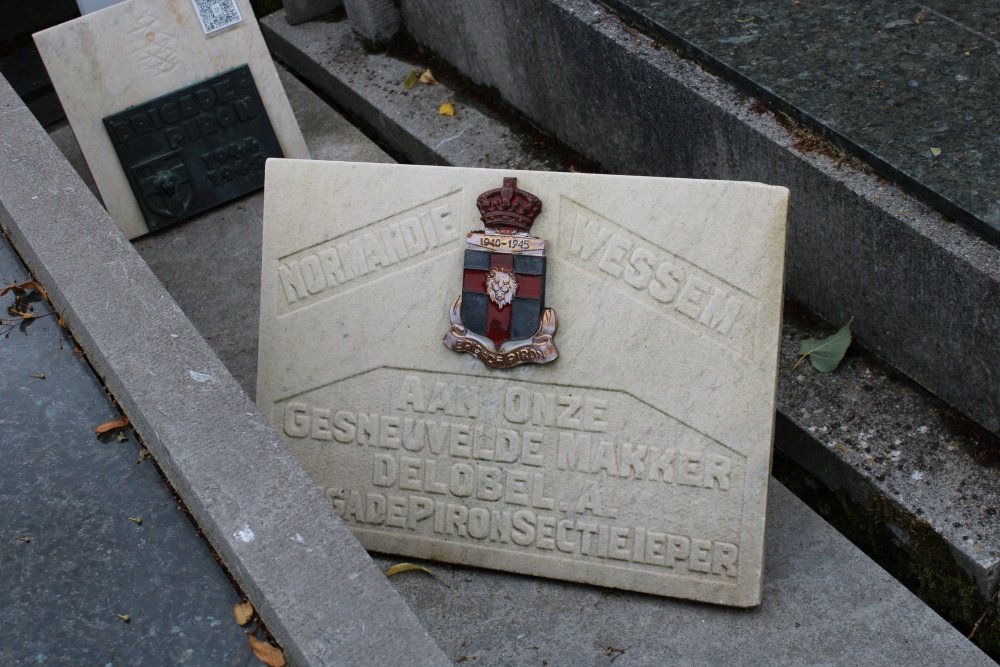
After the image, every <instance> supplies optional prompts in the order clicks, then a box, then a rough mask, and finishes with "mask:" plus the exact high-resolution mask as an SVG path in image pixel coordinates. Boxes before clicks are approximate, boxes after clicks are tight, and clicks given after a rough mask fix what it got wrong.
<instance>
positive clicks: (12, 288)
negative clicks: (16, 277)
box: [0, 280, 49, 301]
mask: <svg viewBox="0 0 1000 667" xmlns="http://www.w3.org/2000/svg"><path fill="white" fill-rule="evenodd" d="M29 289H33V290H35V291H36V292H38V293H39V294H41V295H42V296H43V297H45V300H46V301H48V299H49V295H48V294H46V293H45V289H44V288H43V287H42V286H41V285H39V284H38V283H36V282H35V281H34V280H29V281H28V282H26V283H21V284H20V285H7V286H6V287H4V288H3V289H2V290H0V296H3V295H4V294H6V293H7V292H10V291H15V292H16V291H17V290H29Z"/></svg>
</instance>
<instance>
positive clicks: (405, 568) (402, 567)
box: [385, 563, 451, 588]
mask: <svg viewBox="0 0 1000 667" xmlns="http://www.w3.org/2000/svg"><path fill="white" fill-rule="evenodd" d="M411 570H416V571H417V572H426V573H427V574H429V575H431V576H432V577H434V578H436V579H437V580H438V581H440V582H441V583H442V584H444V585H445V586H447V587H448V588H451V584H449V583H448V582H447V581H445V580H444V579H442V578H441V577H440V576H439V575H437V574H434V573H433V572H431V571H430V570H428V569H427V568H426V567H424V566H423V565H415V564H414V563H400V564H399V565H393V566H392V567H390V568H389V569H388V570H386V571H385V576H387V577H391V576H393V575H396V574H399V573H400V572H409V571H411Z"/></svg>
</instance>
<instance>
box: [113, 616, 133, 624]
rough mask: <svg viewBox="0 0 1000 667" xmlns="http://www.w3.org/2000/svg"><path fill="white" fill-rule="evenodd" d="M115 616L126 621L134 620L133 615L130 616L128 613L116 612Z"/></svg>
mask: <svg viewBox="0 0 1000 667" xmlns="http://www.w3.org/2000/svg"><path fill="white" fill-rule="evenodd" d="M115 616H117V617H118V618H120V619H122V620H123V621H125V622H126V623H131V622H132V617H131V616H129V615H128V614H115Z"/></svg>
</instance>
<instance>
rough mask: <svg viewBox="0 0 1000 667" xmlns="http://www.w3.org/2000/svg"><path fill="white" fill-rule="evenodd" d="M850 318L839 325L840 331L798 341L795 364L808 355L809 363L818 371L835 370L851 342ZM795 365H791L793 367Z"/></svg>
mask: <svg viewBox="0 0 1000 667" xmlns="http://www.w3.org/2000/svg"><path fill="white" fill-rule="evenodd" d="M853 321H854V318H853V317H852V318H851V320H850V321H849V322H848V323H847V324H845V325H844V326H843V327H841V329H840V331H838V332H837V333H835V334H833V335H832V336H827V337H826V338H806V339H805V340H804V341H802V342H801V343H799V354H800V355H802V356H800V357H799V360H798V361H796V362H795V366H798V365H799V364H801V363H802V360H803V359H805V358H806V357H809V363H811V364H812V365H813V368H815V369H816V370H818V371H819V372H820V373H831V372H833V371H835V370H837V366H839V365H840V362H841V360H843V358H844V353H845V352H847V348H848V347H849V346H850V344H851V322H853ZM795 366H792V368H793V369H794V368H795Z"/></svg>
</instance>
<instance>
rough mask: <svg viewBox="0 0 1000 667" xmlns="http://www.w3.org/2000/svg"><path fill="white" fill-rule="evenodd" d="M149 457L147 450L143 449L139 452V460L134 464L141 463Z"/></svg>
mask: <svg viewBox="0 0 1000 667" xmlns="http://www.w3.org/2000/svg"><path fill="white" fill-rule="evenodd" d="M148 456H149V450H148V449H146V448H145V447H143V448H142V449H140V450H139V460H138V461H136V463H142V462H143V461H145V460H146V458H147V457H148Z"/></svg>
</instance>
